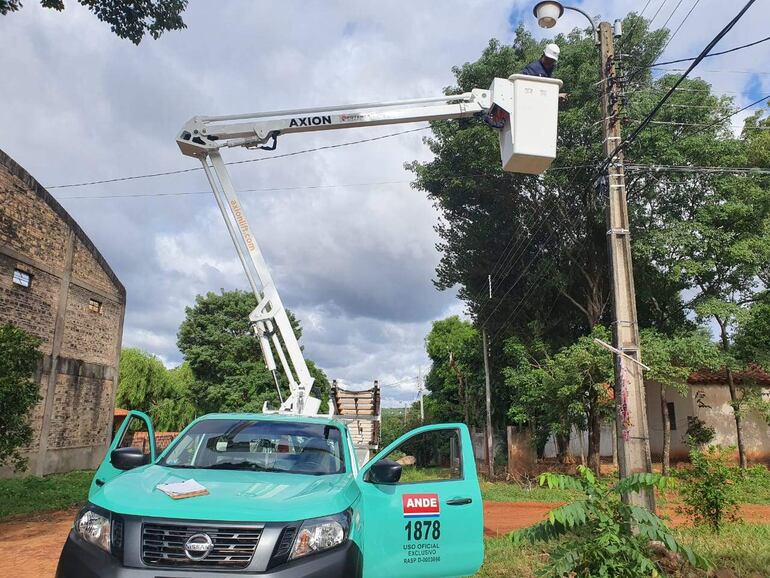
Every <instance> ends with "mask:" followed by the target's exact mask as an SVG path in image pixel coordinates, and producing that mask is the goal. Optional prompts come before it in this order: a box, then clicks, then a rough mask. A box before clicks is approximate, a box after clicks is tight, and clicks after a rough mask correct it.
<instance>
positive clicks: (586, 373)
mask: <svg viewBox="0 0 770 578" xmlns="http://www.w3.org/2000/svg"><path fill="white" fill-rule="evenodd" d="M594 338H599V339H602V340H607V339H609V332H608V331H607V329H606V328H605V327H603V326H601V325H597V326H596V327H595V328H594V330H593V331H592V332H591V334H590V335H588V336H586V337H581V338H580V339H578V340H577V341H576V342H575V343H574V344H572V345H569V346H567V347H564V348H562V349H561V350H560V351H559V352H558V353H556V354H555V355H549V353H548V351H547V349H546V348H545V347H544V345H543V344H542V342H541V343H540V344H539V345H537V346H535V347H534V348H527V347H525V346H524V345H523V344H522V343H521V342H520V341H518V340H516V339H515V338H512V339H511V340H509V342H508V343H507V344H506V353H507V355H508V357H509V359H510V361H511V365H509V366H508V367H506V368H505V369H504V374H505V379H506V383H507V384H508V385H509V386H510V387H511V388H512V393H513V402H512V403H511V405H510V409H509V411H508V415H509V417H510V419H511V420H512V421H514V422H516V423H528V424H530V426H531V427H532V428H533V431H534V432H535V437H536V439H537V440H538V443H539V445H540V447H542V446H543V445H544V444H545V441H546V440H547V439H548V437H549V436H550V435H551V434H553V435H554V436H555V437H556V439H557V444H558V446H559V453H560V457H562V458H563V457H564V456H565V455H566V448H567V443H568V441H569V436H570V434H571V432H572V429H573V428H577V429H579V430H581V431H588V464H589V467H590V468H591V469H592V470H593V471H594V472H596V473H597V474H598V473H599V467H600V453H599V448H600V443H601V422H602V419H606V418H608V417H610V416H611V415H612V411H611V410H612V407H613V402H612V397H611V396H610V383H611V380H612V371H613V365H612V356H611V355H610V354H609V353H608V352H607V351H606V350H605V349H603V348H601V347H599V346H598V345H596V343H595V342H594Z"/></svg>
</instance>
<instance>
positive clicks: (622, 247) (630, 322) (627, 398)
mask: <svg viewBox="0 0 770 578" xmlns="http://www.w3.org/2000/svg"><path fill="white" fill-rule="evenodd" d="M565 10H572V11H574V12H579V13H580V14H582V15H583V16H585V17H586V19H588V21H589V22H590V23H591V27H592V28H593V36H594V40H595V41H596V43H597V45H598V46H599V51H600V61H599V78H600V84H599V86H600V89H601V93H602V98H601V101H602V102H601V105H602V116H603V117H604V119H603V123H602V129H603V135H604V143H603V149H604V154H605V156H607V157H609V156H612V155H614V153H615V149H616V148H617V147H618V146H620V143H621V142H622V138H621V134H620V115H619V112H620V106H619V105H620V96H621V91H620V86H619V84H618V77H617V71H616V69H615V44H614V36H615V28H613V26H612V24H610V23H609V22H602V23H601V24H599V27H598V29H597V26H596V23H595V22H594V19H593V18H591V16H590V15H589V14H588V13H586V12H584V11H583V10H581V9H580V8H577V7H575V6H565V5H563V4H562V3H561V2H556V1H553V0H544V1H542V2H538V3H537V5H536V6H535V8H534V10H533V13H534V15H535V18H537V22H538V24H539V25H540V27H541V28H553V27H554V26H555V25H556V23H557V22H558V20H559V18H561V16H562V15H563V14H564V11H565ZM616 26H617V35H618V36H620V34H621V30H620V27H621V22H620V21H617V22H616ZM602 184H603V185H605V190H606V191H607V195H608V198H609V202H608V205H607V246H608V249H609V258H610V272H611V275H612V303H613V310H612V312H613V326H612V328H613V331H612V335H613V345H614V346H615V349H616V350H617V351H619V352H620V353H615V411H616V419H615V423H616V430H615V434H616V439H617V448H618V469H619V473H620V477H621V479H622V478H625V477H627V476H629V475H631V474H636V473H641V472H651V471H652V460H651V458H650V442H649V436H648V430H647V406H646V403H645V399H644V398H645V396H644V378H643V376H642V364H641V355H640V351H639V350H640V347H639V325H638V323H637V319H636V294H635V291H634V270H633V265H632V262H631V237H630V233H629V227H628V205H627V203H626V179H625V174H624V173H623V155H622V153H618V154H617V155H616V156H614V158H613V160H612V163H610V166H609V168H608V172H607V175H606V176H604V177H602ZM623 499H624V500H627V501H628V502H630V503H632V504H634V505H636V506H642V507H644V508H647V509H648V510H650V511H651V512H654V511H655V496H654V494H653V492H652V491H651V490H645V491H643V492H641V493H638V494H631V495H628V496H624V497H623Z"/></svg>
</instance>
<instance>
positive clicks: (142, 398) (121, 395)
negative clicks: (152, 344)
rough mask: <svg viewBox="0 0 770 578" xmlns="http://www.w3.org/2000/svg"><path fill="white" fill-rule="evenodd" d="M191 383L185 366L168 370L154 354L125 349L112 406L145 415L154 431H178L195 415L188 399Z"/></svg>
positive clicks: (122, 354)
mask: <svg viewBox="0 0 770 578" xmlns="http://www.w3.org/2000/svg"><path fill="white" fill-rule="evenodd" d="M192 382H193V377H192V372H191V371H190V368H189V365H187V364H186V363H184V364H182V365H180V366H179V367H177V368H174V369H170V370H169V369H166V367H165V366H164V365H163V362H162V361H161V360H160V359H158V358H157V357H155V356H154V355H150V354H149V353H145V352H144V351H141V350H139V349H136V348H127V349H124V350H123V351H122V352H121V354H120V377H119V381H118V392H117V394H116V397H115V403H116V405H117V407H122V408H124V409H135V410H139V411H143V412H145V413H147V414H148V415H149V416H150V417H151V418H152V422H153V427H154V428H155V430H156V431H180V430H181V429H182V428H183V427H185V426H186V425H187V424H188V423H190V422H191V421H192V420H193V419H194V418H195V417H196V415H197V413H198V412H197V409H196V407H195V403H194V402H193V400H192V399H191V392H190V386H191V384H192Z"/></svg>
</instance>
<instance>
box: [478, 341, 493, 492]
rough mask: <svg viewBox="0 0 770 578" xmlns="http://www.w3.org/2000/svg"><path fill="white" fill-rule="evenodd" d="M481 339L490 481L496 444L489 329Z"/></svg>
mask: <svg viewBox="0 0 770 578" xmlns="http://www.w3.org/2000/svg"><path fill="white" fill-rule="evenodd" d="M481 338H482V342H483V344H484V378H485V380H486V387H487V471H488V473H489V479H492V477H493V476H494V475H495V456H494V444H493V441H492V390H491V387H490V385H489V343H488V342H487V328H486V327H482V328H481Z"/></svg>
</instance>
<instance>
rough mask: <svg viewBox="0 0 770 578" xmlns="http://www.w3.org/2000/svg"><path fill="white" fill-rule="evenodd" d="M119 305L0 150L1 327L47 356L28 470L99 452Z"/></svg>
mask: <svg viewBox="0 0 770 578" xmlns="http://www.w3.org/2000/svg"><path fill="white" fill-rule="evenodd" d="M15 269H19V270H21V271H24V272H26V273H29V274H31V275H32V284H31V286H30V287H29V288H24V287H21V286H19V285H17V284H14V283H13V272H14V270H15ZM91 300H94V301H96V302H98V303H99V304H100V310H99V311H93V310H92V307H90V304H91ZM124 311H125V289H124V288H123V285H122V284H121V283H120V281H119V280H118V278H117V277H116V276H115V274H114V273H113V272H112V270H111V269H110V267H109V265H108V264H107V262H106V261H105V260H104V258H103V257H102V256H101V254H100V253H99V251H98V250H97V249H96V247H94V245H93V244H92V243H91V241H90V240H89V239H88V237H87V236H86V234H85V233H84V232H83V230H82V229H81V228H80V227H79V226H78V224H77V223H76V222H75V221H74V220H73V219H72V217H70V215H69V214H67V212H66V211H65V210H64V209H63V208H62V207H61V205H59V203H58V202H57V201H56V200H55V199H54V198H53V197H52V196H51V195H50V194H49V193H48V192H47V191H46V190H45V189H44V188H43V187H42V186H41V185H40V184H39V183H38V182H37V181H36V180H35V179H34V178H33V177H32V176H30V175H29V174H28V173H27V172H26V171H25V170H24V169H23V168H21V167H20V166H19V165H18V164H16V163H15V162H14V161H13V160H12V159H10V158H9V157H8V156H7V155H6V154H5V153H3V152H2V151H0V323H6V322H11V323H14V324H15V325H18V326H19V327H22V328H23V329H25V330H27V331H29V332H30V333H32V334H34V335H36V336H38V337H39V338H41V339H42V345H41V351H42V353H43V355H44V357H43V361H42V362H41V364H40V366H39V368H38V370H37V372H36V374H35V376H34V379H35V380H36V381H37V382H38V383H39V384H40V395H41V400H40V402H39V403H38V405H37V406H36V407H35V408H34V410H33V411H32V413H31V416H30V419H31V423H32V426H33V430H34V439H33V442H32V444H31V445H30V447H29V448H28V449H29V461H30V472H31V473H36V474H39V475H41V474H46V473H52V472H62V471H69V470H71V469H75V468H82V467H95V466H96V465H98V463H99V462H101V460H102V458H103V457H104V452H105V450H106V448H107V445H108V442H109V441H110V440H109V438H110V432H111V426H112V409H113V404H114V396H115V390H116V387H117V375H118V361H119V352H120V344H121V337H122V330H123V315H124ZM11 474H12V472H10V470H8V469H7V468H6V469H0V477H4V476H8V475H11Z"/></svg>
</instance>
